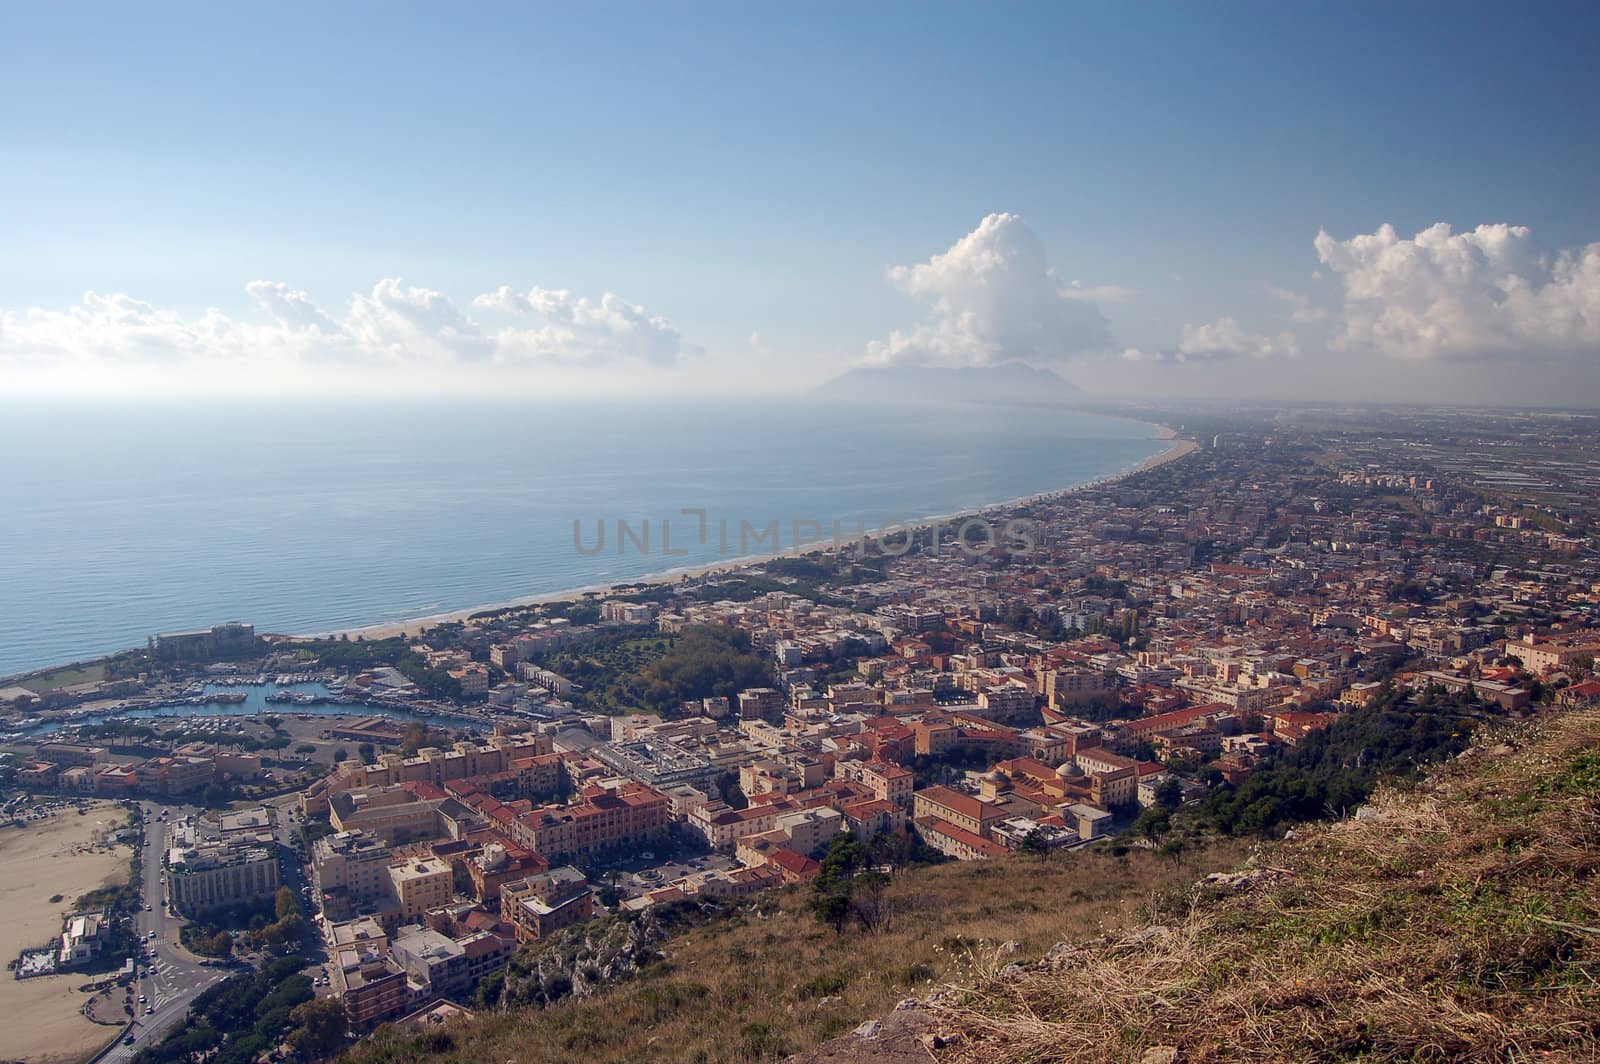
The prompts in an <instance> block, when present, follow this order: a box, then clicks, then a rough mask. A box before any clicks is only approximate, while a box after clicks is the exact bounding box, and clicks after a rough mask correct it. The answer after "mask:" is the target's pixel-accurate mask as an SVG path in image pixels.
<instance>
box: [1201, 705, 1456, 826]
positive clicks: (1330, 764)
mask: <svg viewBox="0 0 1600 1064" xmlns="http://www.w3.org/2000/svg"><path fill="white" fill-rule="evenodd" d="M1476 724H1477V719H1476V717H1475V716H1474V715H1473V714H1471V713H1469V712H1467V711H1466V710H1465V709H1463V708H1462V707H1461V706H1459V705H1458V704H1457V703H1456V702H1455V701H1454V700H1449V701H1444V700H1441V701H1439V702H1437V703H1435V704H1433V705H1421V704H1419V705H1417V706H1415V707H1414V708H1410V707H1401V706H1400V705H1398V703H1397V700H1396V699H1395V697H1394V696H1393V695H1392V694H1391V695H1390V696H1388V697H1386V698H1385V699H1383V700H1381V701H1380V702H1379V703H1378V704H1376V705H1373V706H1369V707H1366V708H1363V709H1355V710H1351V711H1350V712H1349V713H1346V714H1344V715H1343V716H1341V717H1339V718H1338V719H1337V720H1335V721H1334V722H1333V723H1332V724H1331V725H1330V726H1329V727H1327V728H1325V729H1323V730H1322V731H1319V732H1313V733H1311V734H1310V735H1308V736H1307V737H1306V738H1305V739H1303V740H1302V741H1301V742H1300V743H1299V744H1298V745H1297V746H1295V747H1294V748H1292V749H1291V750H1288V751H1287V752H1285V753H1284V754H1282V755H1280V756H1279V757H1278V759H1277V760H1276V761H1275V762H1274V763H1273V764H1271V765H1269V766H1268V767H1266V768H1262V769H1259V770H1257V771H1256V772H1254V773H1252V774H1251V775H1249V776H1247V777H1246V778H1245V779H1244V780H1243V782H1241V783H1240V784H1239V785H1238V786H1237V787H1233V786H1226V785H1224V786H1221V787H1218V788H1217V789H1216V790H1214V791H1213V792H1212V793H1211V794H1210V795H1209V796H1208V797H1207V798H1206V800H1205V801H1204V802H1202V803H1201V804H1200V806H1199V809H1198V810H1197V814H1198V817H1199V819H1200V821H1201V823H1202V824H1204V825H1207V826H1210V827H1213V828H1215V829H1217V830H1219V831H1222V832H1225V833H1227V834H1230V835H1247V834H1255V833H1264V832H1271V831H1273V830H1275V829H1277V828H1279V827H1282V826H1285V825H1288V824H1292V823H1295V822H1299V821H1307V820H1316V819H1320V818H1323V817H1327V816H1341V815H1345V814H1348V813H1350V812H1352V811H1353V810H1354V809H1355V808H1356V807H1357V806H1359V805H1360V804H1361V803H1362V802H1364V801H1366V800H1367V797H1368V796H1369V795H1370V794H1371V793H1372V791H1373V789H1374V788H1375V787H1376V786H1377V785H1378V783H1379V782H1380V781H1381V780H1383V779H1384V778H1386V777H1399V778H1408V777H1411V776H1414V775H1415V774H1416V773H1417V772H1418V770H1419V769H1420V768H1422V767H1423V766H1425V765H1427V764H1428V763H1430V762H1433V761H1438V760H1440V759H1442V758H1445V757H1449V756H1451V755H1453V754H1455V753H1458V752H1460V751H1461V750H1463V749H1465V748H1466V746H1467V744H1468V743H1469V742H1470V741H1471V739H1470V734H1471V731H1472V729H1473V728H1474V727H1475V725H1476Z"/></svg>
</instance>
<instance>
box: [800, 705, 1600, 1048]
mask: <svg viewBox="0 0 1600 1064" xmlns="http://www.w3.org/2000/svg"><path fill="white" fill-rule="evenodd" d="M1479 743H1480V745H1478V746H1475V747H1473V748H1471V749H1470V750H1468V751H1467V752H1466V753H1465V754H1463V755H1462V756H1461V757H1459V758H1457V759H1456V760H1455V761H1453V762H1452V763H1450V764H1449V765H1447V766H1444V767H1442V768H1441V769H1439V770H1438V771H1436V772H1435V773H1434V774H1433V775H1432V776H1431V777H1430V778H1429V779H1428V780H1427V781H1425V782H1423V783H1421V784H1419V785H1417V786H1415V787H1413V788H1410V789H1409V790H1404V791H1402V790H1395V789H1390V790H1384V791H1380V792H1379V793H1378V795H1377V796H1376V797H1375V798H1374V799H1373V800H1372V802H1371V803H1370V804H1369V805H1368V806H1367V807H1366V808H1365V809H1363V810H1362V811H1361V812H1360V814H1358V816H1357V817H1355V818H1354V819H1351V820H1346V821H1343V822H1340V823H1336V824H1331V825H1323V826H1320V827H1315V828H1301V829H1300V830H1299V832H1298V836H1299V837H1297V838H1292V839H1290V840H1286V841H1284V842H1282V843H1274V844H1271V845H1270V846H1268V847H1267V848H1265V849H1264V850H1263V851H1262V852H1261V853H1259V854H1258V855H1256V857H1255V858H1253V860H1252V861H1251V863H1250V866H1249V867H1247V868H1246V870H1244V871H1242V872H1239V873H1235V874H1224V875H1218V876H1211V877H1209V878H1208V879H1207V880H1202V881H1201V883H1199V884H1197V885H1196V887H1195V889H1193V890H1192V891H1190V892H1189V893H1188V894H1186V895H1184V896H1182V897H1181V898H1173V899H1169V900H1168V901H1167V902H1166V903H1165V904H1161V905H1158V906H1156V907H1154V909H1153V910H1152V917H1151V919H1152V923H1151V924H1150V926H1148V927H1145V928H1143V929H1141V930H1139V931H1137V932H1135V933H1132V934H1123V935H1113V936H1108V937H1101V938H1096V939H1093V940H1090V941H1087V942H1082V943H1080V944H1077V945H1073V946H1061V947H1058V948H1056V949H1053V950H1051V951H1050V953H1049V956H1048V957H1047V958H1045V959H1043V960H1037V961H1035V962H1033V963H1030V964H1028V965H1026V966H1012V967H1010V968H1009V969H1006V968H1004V967H1002V965H1001V964H1000V963H998V961H997V960H995V959H992V958H991V959H990V960H989V961H988V962H987V963H980V964H979V965H977V966H976V967H975V969H974V970H972V971H969V973H968V978H967V979H966V980H964V981H960V985H959V988H957V987H950V988H947V989H945V990H942V991H940V992H938V993H937V994H935V995H931V1000H930V1001H928V1002H927V1004H926V1015H925V1016H923V1017H922V1019H921V1027H920V1030H921V1032H922V1033H920V1034H919V1033H917V1030H918V1029H917V1028H913V1030H912V1031H911V1032H909V1033H907V1032H904V1031H902V1032H900V1034H899V1035H898V1037H899V1038H900V1040H901V1042H902V1043H904V1042H905V1041H906V1040H907V1039H908V1038H909V1037H911V1036H912V1035H915V1037H916V1038H917V1039H918V1041H919V1042H920V1041H926V1042H927V1043H930V1044H933V1045H936V1046H938V1047H939V1048H938V1051H937V1052H935V1053H932V1054H931V1055H932V1056H934V1057H936V1058H937V1059H940V1060H950V1061H984V1062H990V1061H997V1060H1016V1061H1045V1060H1050V1061H1107V1062H1110V1061H1141V1060H1148V1061H1152V1062H1155V1061H1160V1062H1163V1064H1165V1062H1170V1061H1185V1062H1189V1061H1193V1062H1202V1061H1263V1062H1264V1061H1324V1060H1363V1061H1389V1060H1428V1061H1445V1060H1473V1061H1483V1060H1508V1061H1509V1060H1545V1061H1579V1060H1585V1061H1592V1060H1596V1059H1600V881H1597V878H1596V872H1597V870H1600V710H1585V711H1577V712H1572V713H1569V714H1566V715H1563V716H1558V717H1552V718H1548V719H1546V720H1544V721H1540V722H1536V723H1533V724H1530V725H1524V726H1521V728H1520V729H1518V730H1515V731H1507V732H1500V733H1497V734H1495V735H1494V736H1493V737H1490V738H1480V740H1479ZM980 960H981V958H980ZM874 1041H875V1039H873V1038H864V1037H857V1038H854V1039H848V1038H847V1039H841V1040H839V1041H838V1042H835V1043H833V1044H832V1045H830V1046H827V1047H824V1052H822V1053H819V1054H817V1055H815V1057H813V1059H817V1060H822V1059H828V1060H835V1061H848V1060H862V1061H866V1060H874V1059H881V1058H882V1057H883V1056H884V1055H885V1051H887V1050H888V1049H889V1048H890V1047H889V1046H887V1045H883V1046H878V1045H874V1044H873V1042H874ZM852 1047H854V1048H853V1050H852ZM925 1052H926V1050H925Z"/></svg>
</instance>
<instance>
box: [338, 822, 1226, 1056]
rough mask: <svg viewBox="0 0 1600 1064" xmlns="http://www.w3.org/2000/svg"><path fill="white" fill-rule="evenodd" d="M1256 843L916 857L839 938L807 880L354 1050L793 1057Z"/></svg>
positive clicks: (1126, 909)
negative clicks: (533, 1003)
mask: <svg viewBox="0 0 1600 1064" xmlns="http://www.w3.org/2000/svg"><path fill="white" fill-rule="evenodd" d="M1244 853H1245V847H1244V844H1242V843H1238V842H1234V841H1231V840H1228V841H1221V842H1218V843H1216V844H1215V845H1213V846H1211V847H1207V848H1205V849H1202V850H1199V851H1196V852H1195V853H1192V854H1188V855H1186V856H1185V858H1184V860H1183V861H1182V863H1181V864H1180V863H1175V862H1174V861H1173V860H1171V859H1170V858H1164V857H1159V856H1157V855H1155V854H1153V853H1151V852H1148V851H1134V852H1132V853H1129V854H1127V855H1126V856H1124V857H1115V856H1112V855H1111V854H1109V853H1078V854H1068V855H1059V856H1057V857H1054V858H1051V859H1049V860H1041V859H1039V858H1035V857H1024V856H1016V857H1011V858H1006V859H1003V860H998V861H992V862H985V863H981V864H965V865H956V864H949V865H940V866H937V867H930V868H921V869H913V870H909V871H906V872H903V873H901V874H900V876H899V877H897V879H896V881H895V882H894V884H893V886H892V888H891V898H892V900H893V902H894V906H895V909H894V916H893V919H892V922H891V924H890V926H889V927H888V928H886V929H884V930H881V931H879V932H877V933H873V934H867V933H865V932H862V931H860V930H856V929H850V930H847V931H846V932H845V933H844V934H843V935H842V936H841V935H835V934H834V933H833V931H832V930H830V929H828V928H825V927H823V926H822V925H820V924H819V923H818V922H817V920H816V918H815V917H814V916H812V914H811V913H810V911H809V909H808V903H809V900H810V895H809V894H808V893H807V892H805V891H801V890H788V891H781V892H776V893H773V894H769V895H764V896H762V897H760V898H757V899H751V900H749V901H747V902H746V903H745V904H744V905H742V906H741V907H740V908H739V909H738V910H737V911H735V912H733V913H732V914H730V915H727V916H722V917H717V918H714V919H712V920H711V921H709V922H707V923H705V924H702V925H700V926H697V927H694V928H692V929H691V930H688V931H686V932H683V933H682V934H680V935H678V936H676V937H674V938H671V939H669V940H668V941H666V942H665V943H663V944H661V945H660V946H658V947H657V948H659V949H661V950H662V951H663V952H664V953H665V960H664V961H657V962H654V963H651V964H649V965H647V966H646V967H645V969H644V970H643V972H642V973H641V974H640V975H639V976H638V977H636V978H634V979H632V980H630V981H628V982H624V983H621V984H618V985H616V986H615V987H613V988H612V989H610V990H608V991H604V992H602V993H601V994H599V995H597V996H594V997H590V998H586V999H584V1000H581V1001H570V1000H569V1001H566V1002H563V1003H561V1004H557V1005H553V1006H549V1007H545V1008H533V1009H526V1010H522V1011H519V1012H516V1013H511V1014H489V1015H483V1016H480V1018H479V1019H478V1021H477V1022H476V1023H473V1024H471V1025H469V1026H466V1027H461V1028H455V1029H451V1030H442V1031H430V1032H428V1033H426V1034H424V1035H421V1036H410V1037H403V1036H398V1035H394V1034H392V1033H386V1032H379V1034H378V1035H377V1036H376V1037H375V1038H373V1039H370V1040H368V1041H366V1042H363V1043H361V1044H360V1045H359V1046H357V1047H355V1048H354V1049H353V1050H352V1051H351V1053H350V1054H349V1055H348V1059H349V1060H350V1061H351V1062H352V1064H378V1062H387V1061H396V1062H398V1061H408V1060H414V1059H416V1058H418V1057H419V1056H424V1055H426V1056H428V1057H429V1058H430V1059H437V1060H443V1061H460V1062H462V1064H467V1062H471V1064H481V1062H482V1061H508V1060H515V1061H518V1062H519V1064H520V1062H525V1061H527V1062H532V1061H585V1062H590V1064H601V1062H606V1061H616V1062H628V1064H636V1062H639V1061H757V1060H773V1059H781V1058H782V1057H784V1056H785V1055H787V1054H789V1053H791V1052H796V1051H799V1050H803V1049H805V1048H807V1047H809V1046H812V1045H814V1044H815V1043H817V1042H819V1041H822V1040H824V1039H828V1038H831V1037H833V1036H835V1035H838V1034H841V1033H843V1032H845V1031H848V1030H850V1029H851V1028H853V1027H855V1026H856V1025H857V1024H859V1023H861V1022H862V1021H863V1020H866V1019H869V1018H871V1017H873V1016H876V1015H878V1014H880V1013H882V1012H885V1011H887V1010H889V1009H892V1008H893V1007H894V1005H895V1003H896V1002H897V1001H899V1000H901V999H903V998H905V997H907V996H911V995H926V994H928V993H930V992H931V991H932V990H933V989H934V988H935V987H936V986H937V985H939V984H941V983H943V982H945V981H947V980H948V979H951V978H954V977H956V975H957V974H958V973H959V972H960V971H962V970H963V965H964V964H965V963H967V962H968V961H969V959H970V957H971V956H973V955H982V954H984V953H986V952H988V951H989V950H991V949H992V948H993V947H994V946H995V945H997V944H999V943H1002V942H1007V941H1010V942H1015V943H1017V944H1018V945H1017V949H1016V955H1017V956H1028V955H1036V954H1038V953H1040V952H1042V951H1044V950H1046V949H1048V948H1049V947H1050V946H1051V945H1052V944H1054V943H1057V942H1060V941H1063V940H1077V939H1081V938H1084V937H1086V936H1091V935H1098V934H1102V933H1104V932H1105V931H1106V930H1107V929H1108V928H1118V927H1123V926H1126V925H1127V924H1128V923H1129V922H1130V921H1131V920H1133V919H1134V918H1135V916H1136V913H1137V911H1138V910H1139V909H1140V907H1141V906H1142V905H1144V904H1145V903H1147V902H1148V901H1149V900H1150V899H1151V897H1152V896H1153V895H1154V894H1156V893H1158V892H1160V891H1163V890H1171V889H1176V888H1178V887H1179V886H1181V885H1182V884H1187V883H1189V882H1192V881H1193V880H1194V879H1195V877H1196V876H1197V875H1200V874H1203V873H1204V872H1206V871H1209V870H1211V869H1215V868H1231V867H1235V866H1237V864H1238V863H1239V861H1240V860H1241V859H1242V858H1243V856H1244Z"/></svg>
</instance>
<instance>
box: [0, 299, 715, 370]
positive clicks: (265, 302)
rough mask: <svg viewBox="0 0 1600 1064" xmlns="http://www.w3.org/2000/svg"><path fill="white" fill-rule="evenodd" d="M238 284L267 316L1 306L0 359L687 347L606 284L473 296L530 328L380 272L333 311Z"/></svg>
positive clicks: (595, 357) (669, 358)
mask: <svg viewBox="0 0 1600 1064" xmlns="http://www.w3.org/2000/svg"><path fill="white" fill-rule="evenodd" d="M245 291H246V292H247V293H248V294H249V295H250V297H251V298H252V299H253V300H254V301H255V303H256V305H257V306H258V307H259V308H260V309H261V311H262V313H263V316H264V317H265V319H266V320H265V321H264V322H253V321H243V320H239V319H236V318H233V317H230V316H229V315H227V314H225V313H223V312H222V311H220V310H217V309H214V308H213V309H208V310H206V311H204V312H203V313H201V314H199V315H196V316H192V317H190V316H185V315H183V314H181V313H180V312H178V311H176V310H172V309H166V308H160V307H156V306H153V305H151V304H149V303H145V302H141V301H140V300H137V299H134V298H132V297H131V296H127V295H123V294H121V293H114V294H110V295H102V294H99V293H96V292H87V293H85V294H84V296H83V299H82V301H81V302H79V303H78V304H76V305H73V306H70V307H68V308H66V309H65V310H50V309H46V308H41V307H34V308H30V309H27V310H23V311H20V312H15V311H0V366H3V365H6V364H11V365H15V366H21V367H27V368H29V369H33V370H49V369H51V368H74V367H75V368H79V369H82V368H86V367H93V366H95V365H116V366H121V367H125V368H137V367H139V366H152V367H153V366H161V365H166V366H188V367H194V368H199V367H203V366H218V365H229V364H232V365H240V366H242V365H246V364H248V365H264V364H270V363H272V362H274V361H276V362H279V363H285V364H287V363H292V362H297V361H303V362H308V363H310V362H316V363H321V364H326V363H327V362H329V361H348V362H352V363H356V364H362V363H365V364H390V365H396V366H400V365H419V364H420V365H433V366H440V367H449V366H453V365H463V364H469V363H478V364H486V365H496V366H510V365H528V364H551V365H555V364H560V365H564V366H597V365H609V364H616V363H626V362H635V361H637V362H642V363H646V364H649V365H653V366H667V365H671V364H673V363H675V362H676V361H677V360H678V358H679V357H680V355H681V354H684V353H687V352H688V350H689V349H688V348H686V346H685V345H684V344H683V343H682V340H681V337H680V336H679V333H678V330H677V329H676V328H674V327H673V326H672V324H671V323H670V322H668V321H667V320H666V319H664V318H660V317H656V316H653V315H650V314H649V313H647V312H646V311H645V309H644V308H643V307H639V306H634V305H631V304H628V303H626V302H624V301H623V300H622V299H620V298H619V297H617V296H615V295H612V294H610V293H607V294H606V295H604V296H602V297H601V298H600V299H599V300H598V301H593V300H589V299H585V298H581V297H574V296H573V295H571V294H570V293H568V292H564V291H547V290H544V289H539V288H534V289H532V290H530V291H529V292H528V293H527V294H525V295H522V294H516V293H513V292H512V291H511V289H510V288H501V289H499V290H498V291H497V292H494V293H490V294H488V295H484V296H479V297H478V298H477V299H476V300H474V305H475V306H478V307H480V308H484V309H496V310H504V311H506V312H509V313H512V314H515V315H517V316H518V317H524V318H532V319H535V320H536V321H537V323H538V324H537V326H536V327H534V328H501V329H498V330H490V329H486V328H485V326H484V325H482V324H481V323H480V322H478V321H477V320H475V319H474V318H472V317H471V316H469V315H468V314H466V313H465V312H463V311H462V309H461V308H460V307H458V306H457V305H456V304H455V303H454V301H452V300H451V299H450V298H449V297H448V296H446V295H444V294H443V293H441V292H437V291H434V290H432V289H428V288H416V287H411V286H409V285H407V284H405V283H404V282H403V281H401V280H400V279H399V278H385V279H383V280H381V281H379V282H378V283H377V284H376V285H374V286H373V288H372V291H371V293H370V294H364V293H358V294H357V295H355V296H353V297H352V298H351V301H350V305H349V308H348V310H347V311H346V312H345V313H344V314H342V315H335V314H331V313H329V312H328V311H326V310H324V309H323V308H322V307H320V306H318V305H317V304H316V303H315V302H314V301H313V300H312V299H311V297H310V296H309V295H308V294H307V293H305V292H303V291H299V290H297V289H294V288H291V287H289V286H288V285H285V284H282V283H280V282H276V281H251V282H250V283H248V284H247V285H245Z"/></svg>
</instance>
